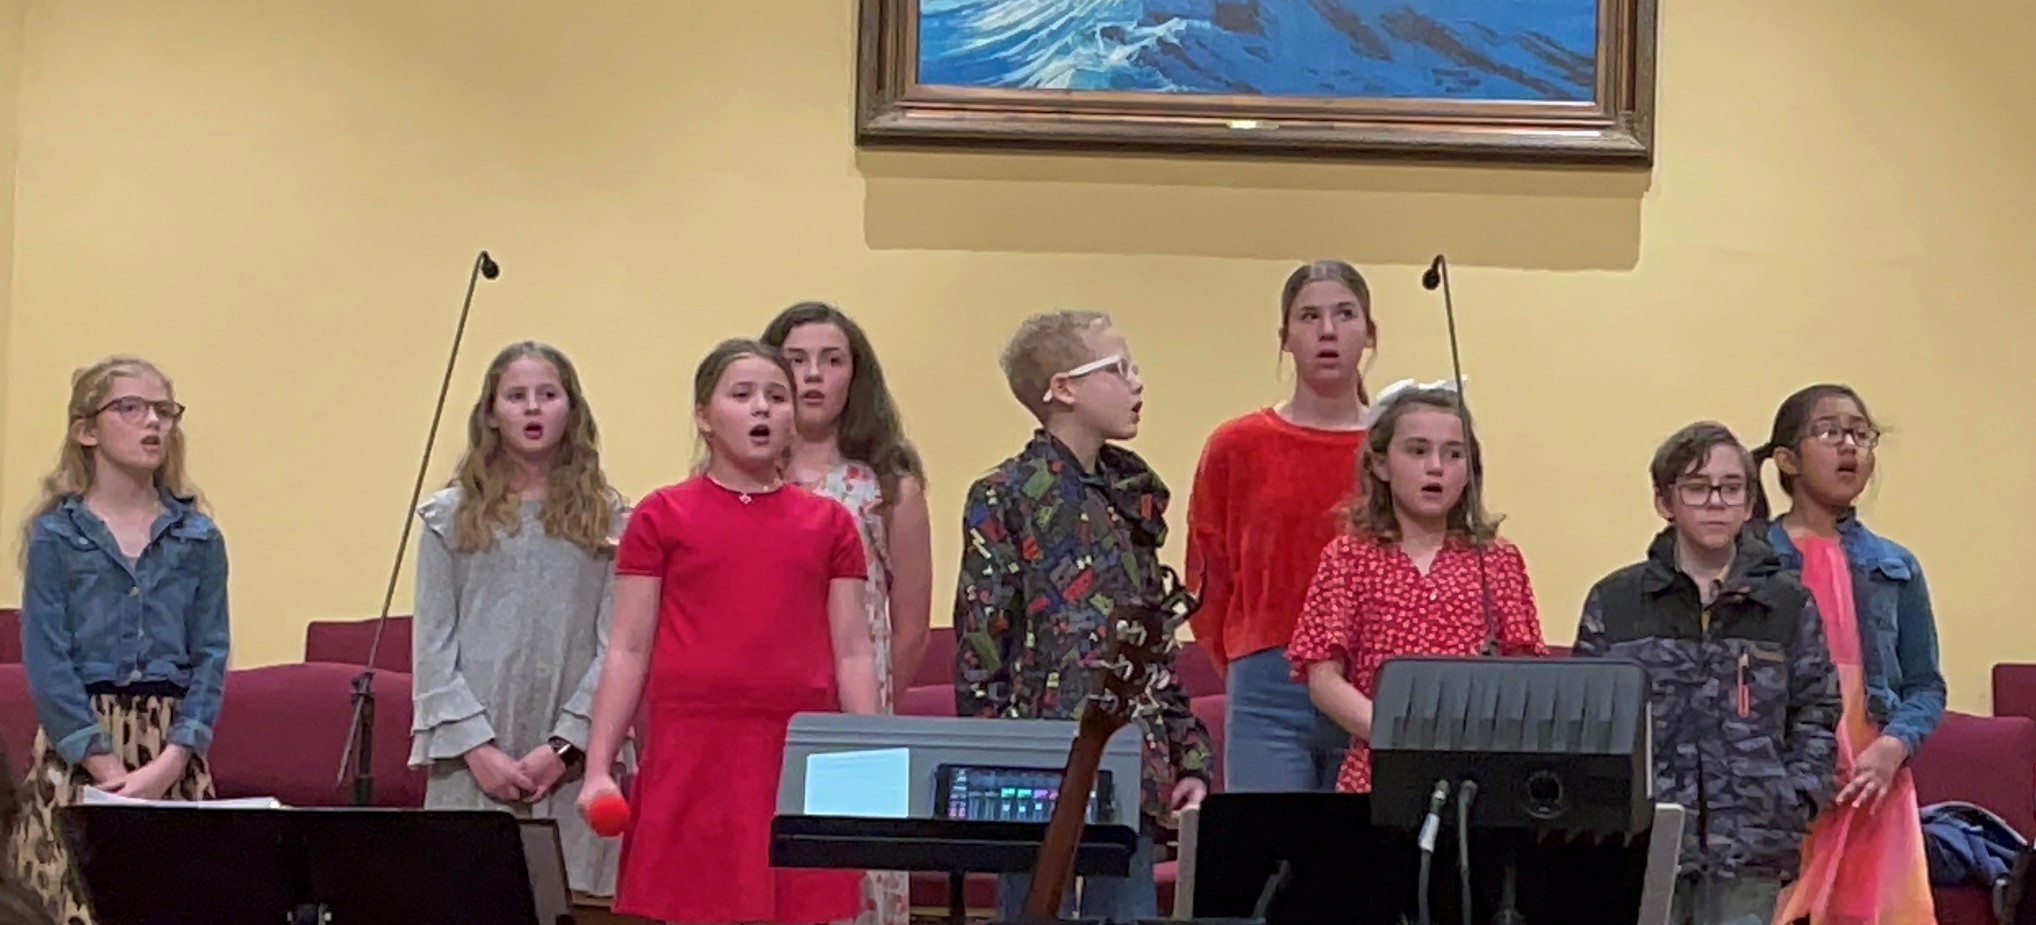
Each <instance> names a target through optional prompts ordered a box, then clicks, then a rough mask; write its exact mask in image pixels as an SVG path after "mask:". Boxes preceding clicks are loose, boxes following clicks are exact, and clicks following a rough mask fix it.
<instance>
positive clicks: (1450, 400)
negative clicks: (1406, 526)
mask: <svg viewBox="0 0 2036 925" xmlns="http://www.w3.org/2000/svg"><path fill="white" fill-rule="evenodd" d="M1416 408H1427V409H1437V410H1442V411H1453V412H1456V413H1457V414H1459V415H1461V416H1462V418H1463V423H1464V427H1463V438H1464V443H1465V445H1466V448H1467V452H1468V454H1469V461H1470V480H1469V482H1468V483H1467V484H1465V486H1464V490H1463V497H1461V498H1458V499H1457V500H1456V504H1455V505H1454V506H1452V507H1451V508H1450V509H1449V517H1448V518H1447V522H1448V530H1449V535H1450V536H1452V537H1454V538H1457V539H1460V540H1465V541H1468V542H1472V543H1488V542H1491V541H1492V540H1493V539H1496V538H1497V537H1498V535H1499V522H1500V521H1501V520H1503V519H1504V518H1503V517H1495V516H1493V515H1492V514H1491V513H1489V512H1487V511H1486V510H1485V509H1484V506H1483V505H1484V502H1483V498H1484V493H1485V492H1484V487H1485V460H1484V449H1483V447H1482V446H1480V445H1479V443H1478V438H1477V433H1476V432H1475V431H1473V430H1472V429H1471V426H1470V413H1469V412H1468V411H1467V410H1465V409H1464V407H1463V404H1462V402H1460V401H1459V400H1458V399H1457V396H1456V393H1455V392H1451V391H1449V390H1447V389H1409V390H1407V391H1405V392H1402V393H1400V394H1398V395H1394V396H1393V397H1392V398H1390V399H1388V400H1387V402H1386V405H1385V409H1384V410H1383V411H1382V412H1380V414H1379V419H1378V422H1377V423H1375V424H1373V425H1372V426H1371V429H1370V431H1368V432H1367V433H1366V434H1365V437H1364V452H1363V453H1360V454H1359V455H1358V460H1357V494H1356V495H1354V496H1353V497H1352V498H1351V499H1350V501H1349V502H1348V503H1347V504H1345V505H1344V508H1343V521H1344V528H1345V529H1347V530H1349V531H1350V532H1351V533H1354V534H1357V535H1359V536H1368V537H1372V538H1375V539H1377V540H1379V541H1380V542H1386V543H1397V542H1399V541H1400V518H1399V514H1398V512H1397V511H1396V510H1395V509H1394V507H1393V489H1392V486H1391V485H1388V484H1386V482H1385V480H1384V479H1381V478H1379V476H1378V473H1377V472H1376V471H1374V469H1375V468H1376V467H1375V466H1374V465H1373V464H1374V463H1383V462H1384V461H1385V459H1386V453H1387V451H1388V450H1389V449H1391V447H1392V445H1393V432H1394V431H1395V430H1396V429H1397V427H1398V424H1399V422H1400V418H1402V417H1404V416H1405V415H1406V414H1407V413H1408V412H1410V411H1413V410H1415V409H1416Z"/></svg>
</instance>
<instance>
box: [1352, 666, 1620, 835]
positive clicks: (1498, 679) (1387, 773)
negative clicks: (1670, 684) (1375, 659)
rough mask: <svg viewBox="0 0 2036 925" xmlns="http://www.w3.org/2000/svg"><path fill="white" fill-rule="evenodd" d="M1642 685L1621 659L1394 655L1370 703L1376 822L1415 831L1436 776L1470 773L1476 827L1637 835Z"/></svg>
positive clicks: (1455, 780)
mask: <svg viewBox="0 0 2036 925" xmlns="http://www.w3.org/2000/svg"><path fill="white" fill-rule="evenodd" d="M1649 693H1650V685H1649V683H1648V679H1647V670H1646V669H1645V668H1644V667H1642V666H1641V665H1640V664H1639V663H1637V662H1631V661H1625V660H1619V659H1560V658H1397V659H1391V660H1389V661H1387V662H1386V663H1385V664H1384V665H1383V666H1381V667H1380V669H1379V676H1378V696H1376V697H1374V698H1373V699H1372V737H1371V762H1372V820H1373V822H1374V823H1375V824H1378V825H1385V826H1397V827H1407V828H1413V827H1418V826H1420V825H1421V824H1422V822H1423V820H1424V819H1425V818H1426V817H1427V815H1428V807H1429V800H1430V798H1431V795H1432V794H1433V793H1434V791H1435V785H1436V782H1437V781H1448V782H1449V783H1450V786H1451V788H1452V791H1455V792H1460V791H1461V789H1462V786H1461V785H1462V782H1464V781H1476V782H1477V787H1476V797H1475V799H1474V800H1473V801H1472V804H1471V814H1470V825H1471V826H1472V827H1474V828H1478V829H1523V830H1529V831H1532V832H1535V833H1537V834H1540V835H1543V836H1549V835H1561V836H1572V837H1578V838H1608V837H1619V838H1631V837H1634V836H1637V835H1640V834H1642V833H1644V832H1646V831H1647V830H1648V829H1649V827H1651V826H1652V825H1653V821H1654V800H1653V797H1654V755H1653V749H1652V731H1653V719H1652V712H1653V711H1652V709H1651V704H1650V699H1649ZM1448 815H1449V816H1453V815H1454V813H1453V812H1452V813H1449V814H1448ZM1445 818H1447V816H1445Z"/></svg>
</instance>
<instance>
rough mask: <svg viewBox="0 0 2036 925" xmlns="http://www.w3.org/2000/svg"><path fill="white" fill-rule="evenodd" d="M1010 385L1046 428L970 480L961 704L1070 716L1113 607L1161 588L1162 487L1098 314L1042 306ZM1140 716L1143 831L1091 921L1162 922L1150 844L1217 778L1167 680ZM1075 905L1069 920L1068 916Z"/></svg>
mask: <svg viewBox="0 0 2036 925" xmlns="http://www.w3.org/2000/svg"><path fill="white" fill-rule="evenodd" d="M1001 365H1002V366H1003V368H1004V376H1005V378H1006V379H1007V380H1008V381H1009V382H1010V384H1011V392H1012V394H1013V395H1014V396H1016V397H1017V399H1018V401H1019V403H1020V404H1023V405H1024V406H1025V408H1026V410H1029V411H1031V412H1032V414H1033V416H1034V417H1037V418H1038V419H1039V422H1040V428H1039V429H1038V430H1037V431H1035V432H1034V433H1033V435H1032V440H1031V442H1029V443H1027V444H1026V445H1025V448H1024V449H1023V450H1020V451H1019V453H1018V455H1016V456H1013V457H1011V458H1010V459H1007V460H1005V461H1003V462H1002V463H999V464H998V465H997V467H996V468H994V469H992V470H991V471H990V473H989V474H988V475H985V476H983V477H982V478H980V479H977V480H976V481H975V484H973V485H971V486H969V493H968V503H967V505H966V507H965V508H964V509H963V523H962V544H963V550H962V560H961V573H960V582H959V584H960V587H959V589H958V590H957V593H956V595H955V607H954V626H955V632H956V634H957V636H958V639H959V650H958V652H957V653H956V666H955V667H956V678H955V705H956V709H957V712H958V713H959V714H960V715H962V716H981V717H992V718H1021V719H1057V720H1065V719H1075V718H1077V717H1078V716H1079V711H1080V710H1081V709H1082V707H1083V704H1084V702H1085V700H1086V698H1087V696H1088V695H1089V694H1090V692H1091V691H1092V689H1093V688H1094V677H1095V672H1096V668H1097V665H1098V661H1099V659H1100V656H1101V653H1102V651H1103V645H1104V632H1105V629H1106V627H1107V626H1108V625H1109V620H1110V615H1111V613H1112V611H1114V610H1115V609H1116V607H1117V606H1118V605H1119V604H1121V603H1126V602H1130V601H1136V600H1146V601H1152V602H1157V601H1159V600H1160V598H1161V597H1162V595H1163V593H1164V592H1163V590H1162V588H1161V581H1160V578H1159V570H1160V566H1159V559H1158V552H1159V547H1160V544H1161V543H1162V542H1164V541H1165V539H1166V521H1165V514H1166V505H1167V499H1168V492H1167V488H1166V485H1165V484H1164V483H1162V482H1161V481H1160V479H1159V476H1158V474H1157V473H1155V472H1153V471H1152V469H1151V467H1149V466H1147V465H1146V464H1145V461H1144V460H1143V459H1140V458H1139V457H1138V454H1136V453H1133V452H1131V451H1130V450H1127V449H1124V448H1122V447H1119V446H1115V445H1112V443H1111V442H1110V441H1113V440H1129V439H1131V438H1132V437H1134V436H1137V434H1138V416H1139V411H1140V409H1141V407H1142V406H1143V404H1144V401H1143V398H1142V396H1143V394H1144V386H1143V385H1142V384H1141V383H1140V382H1139V380H1138V367H1137V365H1136V364H1134V363H1132V361H1131V350H1130V348H1129V347H1128V346H1126V344H1125V342H1124V336H1123V335H1122V334H1120V333H1118V332H1117V331H1116V330H1115V329H1114V328H1113V327H1112V325H1111V321H1110V317H1109V316H1108V315H1105V314H1102V313H1100V312H1085V311H1060V312H1051V313H1047V314H1042V315H1035V316H1033V317H1031V318H1028V319H1026V320H1025V322H1024V324H1022V325H1020V326H1019V328H1018V332H1017V334H1015V335H1013V336H1012V338H1011V342H1010V344H1009V345H1007V346H1006V347H1005V348H1004V355H1003V358H1002V364H1001ZM1164 667H1166V668H1167V669H1169V670H1168V671H1167V672H1166V673H1165V674H1166V676H1167V677H1168V680H1166V681H1164V682H1163V683H1162V684H1161V685H1159V686H1158V687H1157V689H1156V691H1155V696H1156V697H1157V699H1158V703H1159V706H1160V710H1159V712H1158V713H1157V715H1154V716H1152V717H1151V718H1148V719H1144V720H1142V721H1141V723H1142V730H1141V731H1142V732H1143V734H1144V741H1145V773H1144V775H1143V777H1144V780H1143V784H1144V787H1143V795H1144V798H1143V800H1142V801H1141V802H1142V806H1141V816H1142V822H1143V825H1142V826H1141V829H1142V831H1141V838H1140V839H1139V847H1138V852H1137V854H1136V855H1135V856H1134V857H1133V858H1132V861H1131V873H1130V876H1129V877H1124V878H1118V877H1090V878H1087V879H1086V880H1085V881H1084V883H1083V889H1082V897H1081V907H1082V908H1081V915H1082V916H1084V917H1088V918H1102V919H1108V920H1111V921H1136V920H1139V919H1143V918H1158V917H1159V909H1158V907H1159V894H1158V889H1157V887H1156V886H1155V884H1154V881H1153V860H1154V858H1153V852H1154V848H1153V840H1154V836H1155V835H1157V834H1159V833H1160V831H1161V830H1162V829H1163V828H1171V827H1172V824H1173V819H1174V815H1175V814H1176V813H1178V812H1180V811H1181V810H1184V809H1187V808H1189V807H1192V806H1195V805H1197V804H1199V803H1200V802H1201V800H1202V797H1203V796H1205V795H1207V793H1208V790H1209V787H1208V783H1209V767H1208V764H1209V756H1210V742H1209V733H1208V730H1207V729H1206V728H1204V727H1203V725H1202V722H1201V721H1200V720H1199V719H1196V718H1195V715H1194V713H1193V712H1192V711H1191V710H1190V709H1189V707H1188V697H1187V694H1186V693H1185V692H1183V691H1182V690H1181V688H1180V687H1179V685H1178V684H1176V683H1174V682H1173V681H1172V680H1171V675H1172V671H1171V667H1172V666H1171V665H1167V666H1164ZM1030 885H1031V877H1030V876H1029V875H1026V874H1007V875H1005V876H1004V877H1003V878H1002V881H1001V882H1000V884H999V890H998V892H999V897H998V904H999V906H1000V907H1001V910H1000V911H1001V913H1002V915H1003V917H1004V918H1006V919H1015V918H1017V917H1019V915H1020V913H1021V912H1022V910H1023V906H1024V902H1025V897H1026V893H1027V892H1028V890H1029V889H1030ZM1072 913H1073V910H1072V908H1069V909H1068V910H1067V914H1072Z"/></svg>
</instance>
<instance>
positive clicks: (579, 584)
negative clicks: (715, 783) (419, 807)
mask: <svg viewBox="0 0 2036 925" xmlns="http://www.w3.org/2000/svg"><path fill="white" fill-rule="evenodd" d="M459 498H460V492H459V489H457V488H448V489H445V490H443V491H440V492H439V493H437V494H435V495H433V496H432V497H431V499H430V500H429V501H427V502H425V503H424V504H423V505H421V506H420V507H419V508H418V516H419V517H420V518H421V519H422V520H423V522H424V527H425V529H424V531H423V533H422V535H421V536H420V537H419V541H418V549H417V605H416V606H417V614H416V617H415V619H414V621H413V623H412V633H413V638H412V661H413V663H414V668H413V683H414V685H415V719H414V721H413V723H412V726H411V733H412V737H411V750H410V766H411V767H419V768H422V767H428V768H430V769H431V778H430V782H429V784H428V785H427V787H426V789H425V795H424V805H425V808H426V809H488V810H501V811H506V812H511V813H515V814H517V815H519V816H526V817H538V818H550V819H556V820H558V827H559V837H560V841H561V842H562V844H563V846H564V848H565V859H566V871H567V874H568V877H569V878H570V880H571V882H572V887H573V889H574V890H577V891H579V892H582V893H587V894H590V895H594V896H612V895H614V893H615V870H616V861H617V855H618V851H619V849H620V845H621V842H620V841H619V840H615V839H603V838H601V837H600V836H597V835H595V834H594V832H593V831H592V830H591V829H589V828H588V827H587V823H586V821H585V820H584V819H582V818H581V817H580V814H579V812H578V810H577V809H576V808H575V802H576V801H577V800H578V799H579V795H580V781H579V778H578V775H577V774H575V773H570V772H569V773H568V775H567V777H568V778H569V780H567V781H566V782H563V783H561V784H559V785H558V786H557V787H555V788H554V789H553V790H552V791H551V792H550V793H549V794H547V795H546V796H545V797H544V799H542V800H539V801H537V802H536V803H534V804H522V803H518V804H503V803H499V802H497V801H496V800H495V799H494V798H492V797H490V796H488V795H487V794H485V793H483V792H481V788H480V785H479V784H478V783H477V782H476V781H475V780H474V776H473V774H472V773H471V772H469V771H468V770H467V766H466V763H465V762H464V761H463V760H461V756H462V755H465V754H466V753H467V752H468V751H470V750H472V749H473V748H475V747H476V746H479V745H482V744H484V743H486V742H490V741H493V742H494V743H495V744H496V745H497V746H498V747H499V748H501V749H502V750H503V751H504V752H507V753H508V754H509V756H510V757H511V758H521V757H523V756H524V755H527V754H529V753H530V752H531V750H533V749H535V748H537V747H538V746H541V745H545V744H546V743H548V742H549V741H550V740H551V739H552V737H554V736H556V737H558V738H561V739H564V740H566V741H568V742H571V743H572V744H574V745H575V746H578V747H579V748H580V749H581V750H583V751H584V750H585V749H586V747H587V735H588V731H589V727H590V725H591V720H592V717H593V712H594V688H595V686H596V685H597V684H598V683H599V682H600V676H601V662H602V656H603V655H604V654H605V653H606V652H607V648H608V630H609V625H610V619H611V610H612V606H611V605H612V601H613V597H612V591H611V584H612V581H613V577H614V565H615V563H614V559H613V557H612V556H604V557H595V556H590V555H588V554H587V553H586V552H585V551H584V550H582V549H580V548H579V547H578V546H575V545H573V544H572V543H569V542H567V541H565V540H559V539H553V538H551V537H549V536H547V535H545V532H544V523H543V521H542V520H541V519H540V517H539V513H540V511H541V510H542V507H543V503H542V502H538V501H527V502H524V504H523V506H522V508H521V511H520V516H521V517H522V527H521V529H519V530H518V531H517V532H516V533H515V534H513V535H509V534H499V535H498V536H497V542H496V544H495V546H494V548H493V549H489V550H486V551H482V552H474V553H460V552H455V551H453V547H452V537H453V513H454V511H455V510H456V509H457V508H458V506H459ZM626 518H627V512H625V511H623V510H620V509H618V510H617V511H616V512H615V530H614V534H613V535H614V536H618V537H619V536H621V534H622V527H623V523H624V521H625V519H626ZM620 763H621V764H622V766H623V767H624V768H627V767H630V766H632V765H633V764H634V760H633V755H632V754H631V749H629V748H628V747H627V746H625V748H624V750H623V755H622V757H621V759H620Z"/></svg>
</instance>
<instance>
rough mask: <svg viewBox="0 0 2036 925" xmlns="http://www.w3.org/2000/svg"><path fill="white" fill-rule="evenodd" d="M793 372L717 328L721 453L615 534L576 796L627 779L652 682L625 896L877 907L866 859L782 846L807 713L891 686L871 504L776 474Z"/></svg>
mask: <svg viewBox="0 0 2036 925" xmlns="http://www.w3.org/2000/svg"><path fill="white" fill-rule="evenodd" d="M792 378H793V377H792V371H791V369H790V367H788V366H787V365H786V364H785V361H784V358H783V357H782V356H780V355H779V354H778V352H777V351H776V350H774V349H772V348H770V347H768V346H766V345H764V344H761V343H758V342H756V341H749V340H730V341H725V342H723V343H722V344H721V345H720V346H717V347H716V348H714V350H713V352H711V353H709V354H708V355H707V357H706V359H704V360H702V361H701V363H700V366H699V369H698V371H697V372H696V374H695V376H694V379H693V394H694V399H693V422H694V426H695V427H696V428H697V429H698V431H699V433H700V436H701V437H702V438H703V439H704V441H705V442H706V445H707V453H708V458H707V464H706V466H705V467H704V469H703V471H702V472H701V473H700V474H699V475H697V476H694V477H692V478H690V479H687V480H686V481H684V482H680V483H679V484H676V485H671V486H668V487H665V488H662V489H659V490H658V491H656V492H654V493H652V494H651V496H650V497H648V498H645V499H644V500H643V502H642V503H641V504H639V505H638V506H637V507H636V509H635V510H634V511H633V512H632V513H631V514H630V517H629V526H628V528H627V530H625V532H624V533H623V535H622V543H621V546H620V548H619V549H618V550H617V552H616V558H615V571H616V579H615V592H614V593H615V628H614V631H613V634H612V637H611V643H610V648H609V651H608V656H607V661H606V664H605V665H603V667H602V673H601V681H600V686H599V688H598V689H597V692H596V693H595V696H594V723H593V733H592V743H591V744H590V745H589V747H588V749H587V779H586V783H585V785H584V786H583V787H582V788H581V794H580V806H581V809H582V810H583V811H584V810H585V809H586V808H587V807H588V806H589V805H591V804H592V803H593V802H594V800H596V799H597V798H599V797H601V796H603V795H606V794H615V793H617V792H618V790H617V788H616V785H615V779H614V777H613V776H612V775H611V773H610V771H609V769H610V768H611V767H613V765H614V761H615V757H616V755H617V753H618V752H619V750H620V749H621V745H622V739H623V733H624V731H625V730H626V729H627V728H628V726H629V723H630V720H631V717H632V716H633V715H634V714H635V712H636V707H637V703H638V700H639V698H648V720H647V722H648V726H647V728H646V729H645V731H644V750H643V756H642V762H641V764H642V766H641V769H640V771H639V772H638V774H637V777H636V782H635V793H634V795H633V800H632V802H633V804H634V806H633V811H632V815H631V819H632V823H631V827H630V829H629V830H628V831H627V832H626V833H625V835H624V840H623V849H622V870H621V876H620V880H619V882H618V884H617V892H616V897H615V903H614V909H615V911H616V912H617V913H618V914H622V915H635V916H642V917H644V918H649V919H654V920H658V921H665V922H688V923H735V922H778V923H787V925H810V923H814V922H830V921H838V920H841V919H847V918H852V917H854V916H855V915H856V914H857V912H858V910H859V909H860V908H861V897H860V887H859V884H860V882H861V880H862V874H861V873H860V872H855V871H825V870H780V869H776V868H773V867H771V865H770V826H771V818H772V817H773V816H774V815H776V812H777V794H778V774H779V771H780V769H781V766H782V764H783V761H784V748H785V733H786V728H787V726H788V725H789V724H790V722H791V718H792V716H793V714H796V713H803V712H813V711H832V710H839V711H843V712H848V713H864V714H869V713H875V712H876V711H877V698H878V695H877V688H878V682H877V675H876V667H875V663H874V660H873V658H872V656H871V653H870V632H869V612H868V610H867V609H866V607H867V604H866V601H865V598H864V595H865V591H864V584H865V583H866V582H867V581H868V577H869V576H868V564H867V562H866V561H865V560H864V558H863V545H862V537H861V536H860V535H859V534H858V533H857V532H856V526H855V518H854V517H853V516H851V515H850V514H849V513H848V509H847V508H845V507H842V506H841V505H840V504H838V503H836V502H834V501H832V500H829V499H827V498H823V497H821V496H819V495H815V494H812V493H811V492H808V491H806V490H804V489H802V488H799V487H797V486H788V485H785V484H784V482H783V481H782V480H781V479H780V478H779V475H778V467H779V463H780V461H781V460H782V459H783V458H784V454H785V450H786V447H787V444H788V443H789V442H790V441H791V439H792V418H793V413H792V400H793V390H792Z"/></svg>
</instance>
